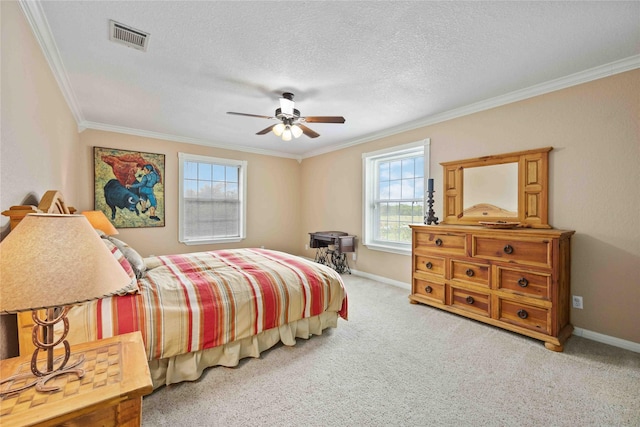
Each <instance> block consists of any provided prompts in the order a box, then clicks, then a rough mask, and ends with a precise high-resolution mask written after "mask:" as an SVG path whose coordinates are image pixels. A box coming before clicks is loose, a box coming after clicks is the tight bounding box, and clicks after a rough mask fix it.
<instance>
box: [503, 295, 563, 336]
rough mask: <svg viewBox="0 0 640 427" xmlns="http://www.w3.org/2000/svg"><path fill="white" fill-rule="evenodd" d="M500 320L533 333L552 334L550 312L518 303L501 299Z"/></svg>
mask: <svg viewBox="0 0 640 427" xmlns="http://www.w3.org/2000/svg"><path fill="white" fill-rule="evenodd" d="M498 306H499V307H498V319H499V320H501V321H503V322H507V323H511V324H513V325H517V326H522V327H523V328H527V329H531V330H533V331H538V332H542V333H545V334H550V333H551V330H550V327H549V325H550V322H549V310H548V309H546V308H541V307H533V306H531V305H528V304H522V303H519V302H516V301H509V300H505V299H500V300H499V303H498Z"/></svg>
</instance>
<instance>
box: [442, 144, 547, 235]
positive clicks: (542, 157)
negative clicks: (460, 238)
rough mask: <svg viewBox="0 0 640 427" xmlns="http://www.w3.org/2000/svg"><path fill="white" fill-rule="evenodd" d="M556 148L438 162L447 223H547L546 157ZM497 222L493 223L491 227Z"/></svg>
mask: <svg viewBox="0 0 640 427" xmlns="http://www.w3.org/2000/svg"><path fill="white" fill-rule="evenodd" d="M551 150H552V147H545V148H540V149H536V150H527V151H519V152H514V153H506V154H499V155H492V156H485V157H476V158H473V159H465V160H458V161H452V162H444V163H440V164H441V165H442V167H443V178H444V186H443V188H444V191H443V194H444V198H443V202H444V204H443V211H444V219H443V221H442V222H443V223H444V224H460V225H482V224H481V223H490V224H489V225H501V224H505V223H506V224H509V225H513V226H520V227H533V228H551V227H550V226H549V224H548V170H549V167H548V153H549V151H551ZM491 223H494V224H491Z"/></svg>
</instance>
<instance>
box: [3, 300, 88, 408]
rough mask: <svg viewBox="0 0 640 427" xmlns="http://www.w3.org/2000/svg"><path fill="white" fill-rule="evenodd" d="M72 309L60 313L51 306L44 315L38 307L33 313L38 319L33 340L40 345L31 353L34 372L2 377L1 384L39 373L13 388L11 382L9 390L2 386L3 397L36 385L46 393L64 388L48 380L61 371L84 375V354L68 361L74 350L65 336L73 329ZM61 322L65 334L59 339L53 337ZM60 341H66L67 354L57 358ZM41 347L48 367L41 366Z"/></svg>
mask: <svg viewBox="0 0 640 427" xmlns="http://www.w3.org/2000/svg"><path fill="white" fill-rule="evenodd" d="M68 311H69V307H68V306H67V307H64V308H63V309H62V311H61V312H60V313H59V314H58V315H56V309H55V308H48V309H47V317H46V319H40V318H39V317H38V312H37V311H33V312H32V313H31V317H32V319H33V321H34V322H35V325H34V327H33V333H32V338H33V344H34V345H35V346H36V350H35V351H34V352H33V356H32V357H31V373H23V374H16V375H12V376H11V377H9V378H6V379H4V380H2V381H0V385H2V384H5V383H7V382H10V381H11V382H12V383H13V382H15V381H22V380H26V379H29V378H33V377H35V379H34V380H33V381H31V382H28V383H27V384H24V385H22V386H19V387H16V388H13V389H12V388H11V386H9V388H8V389H7V390H0V397H4V396H6V395H9V394H13V393H18V392H20V391H22V390H25V389H28V388H30V387H33V386H35V388H36V390H37V391H39V392H45V393H46V392H51V391H57V390H60V387H58V386H48V385H47V382H48V381H50V380H52V379H53V378H56V377H58V376H60V375H66V374H76V375H77V376H78V378H82V377H83V376H84V369H81V368H79V366H80V365H81V364H82V363H83V362H84V355H80V356H79V357H78V359H77V360H76V361H75V362H73V363H72V364H70V365H69V364H68V361H69V356H70V354H71V351H70V349H69V342H68V341H66V340H65V338H66V337H67V334H68V333H69V320H68V319H67V312H68ZM58 322H62V323H63V326H64V327H63V330H62V336H61V337H60V338H59V339H58V340H57V341H55V340H54V337H53V335H54V325H55V324H56V323H58ZM41 337H42V339H41ZM58 344H63V346H64V354H63V355H62V356H58V357H57V358H56V359H55V360H54V358H53V349H54V347H55V346H57V345H58ZM40 350H44V351H45V352H46V355H47V359H46V368H45V369H44V370H40V369H39V368H38V354H39V352H40ZM55 365H58V366H57V368H54V366H55Z"/></svg>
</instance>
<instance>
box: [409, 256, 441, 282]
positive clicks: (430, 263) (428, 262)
mask: <svg viewBox="0 0 640 427" xmlns="http://www.w3.org/2000/svg"><path fill="white" fill-rule="evenodd" d="M415 258H416V265H415V271H421V272H424V273H428V274H434V275H436V276H438V277H443V278H444V258H438V257H432V256H422V255H416V257H415Z"/></svg>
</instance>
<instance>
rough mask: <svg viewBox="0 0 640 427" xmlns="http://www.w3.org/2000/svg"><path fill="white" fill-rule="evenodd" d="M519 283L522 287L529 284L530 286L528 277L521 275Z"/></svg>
mask: <svg viewBox="0 0 640 427" xmlns="http://www.w3.org/2000/svg"><path fill="white" fill-rule="evenodd" d="M518 285H520V287H522V288H526V287H527V286H529V281H528V280H527V279H526V277H521V278H520V280H518Z"/></svg>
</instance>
